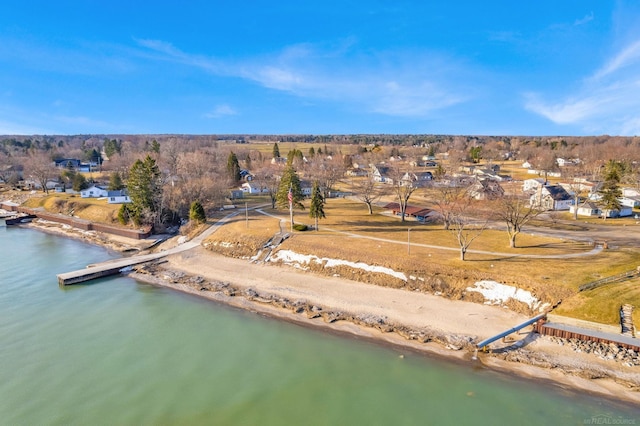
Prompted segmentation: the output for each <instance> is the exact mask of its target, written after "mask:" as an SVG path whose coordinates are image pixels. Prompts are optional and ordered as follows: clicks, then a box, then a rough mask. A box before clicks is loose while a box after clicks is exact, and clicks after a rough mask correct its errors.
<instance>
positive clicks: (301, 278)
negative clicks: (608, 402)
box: [26, 221, 640, 404]
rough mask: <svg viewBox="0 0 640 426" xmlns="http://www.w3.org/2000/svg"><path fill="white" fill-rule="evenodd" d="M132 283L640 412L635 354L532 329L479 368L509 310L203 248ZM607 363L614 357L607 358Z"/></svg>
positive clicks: (499, 346)
mask: <svg viewBox="0 0 640 426" xmlns="http://www.w3.org/2000/svg"><path fill="white" fill-rule="evenodd" d="M26 226H29V227H34V228H37V229H39V230H43V231H45V232H53V233H55V234H58V235H62V236H67V237H72V238H77V239H80V240H84V241H87V242H89V243H92V244H100V245H103V246H106V247H108V248H110V249H112V250H116V251H120V252H127V251H130V250H136V251H140V250H144V249H145V248H147V247H148V246H149V245H150V244H149V241H137V240H132V239H127V238H122V237H114V236H110V235H105V234H101V233H96V232H93V231H90V232H89V233H87V232H85V231H79V230H75V229H73V228H70V227H66V226H60V225H59V224H52V223H46V222H45V223H41V222H39V221H36V222H34V223H33V224H30V225H26ZM173 243H175V242H173ZM165 244H166V245H167V246H169V245H171V244H172V242H171V241H168V242H167V243H164V244H163V245H165ZM131 276H132V277H133V278H135V279H138V280H140V281H144V282H148V283H151V284H154V285H160V286H165V287H168V288H172V289H175V290H178V291H182V292H186V293H190V294H194V295H197V296H200V297H205V298H207V299H210V300H213V301H217V302H222V303H226V304H229V305H232V306H236V307H239V308H242V309H247V310H250V311H253V312H257V313H260V314H264V315H269V316H273V317H276V318H280V319H283V320H287V321H294V322H296V323H300V324H304V325H309V326H313V327H322V328H325V329H328V330H334V331H338V332H342V333H348V334H349V335H354V336H359V337H362V338H370V339H374V340H376V341H379V342H382V343H386V344H393V345H396V346H399V347H403V348H407V350H411V351H418V352H420V353H427V354H432V355H438V356H444V357H447V358H450V359H454V360H458V361H460V362H477V363H479V364H481V365H483V366H485V367H488V368H492V369H496V370H501V371H505V372H510V373H515V374H517V375H520V376H523V377H527V378H532V379H536V380H538V379H539V380H543V381H549V382H551V383H554V384H556V385H558V386H561V387H569V388H574V389H578V390H580V391H583V392H589V393H593V394H598V395H603V396H606V397H607V398H612V399H615V400H623V401H627V402H630V403H635V404H639V403H640V374H639V372H640V366H638V364H639V363H640V361H639V360H638V354H635V353H629V352H622V351H620V350H617V351H616V350H615V349H614V348H597V347H591V348H585V346H584V345H579V344H576V343H575V342H570V341H563V340H561V339H557V338H550V337H545V336H539V335H537V334H534V333H532V332H530V328H527V329H523V330H521V332H519V333H518V334H515V335H511V336H509V338H508V340H507V341H502V342H496V343H494V344H492V349H493V350H492V352H491V353H482V352H481V353H480V354H478V360H472V357H473V349H474V343H475V342H477V341H479V340H480V339H483V338H486V337H490V336H492V335H495V334H497V333H499V332H502V331H504V330H507V329H509V328H511V327H513V326H514V325H517V324H519V323H520V322H522V321H524V320H525V319H526V318H527V316H526V315H524V314H521V313H517V312H514V311H511V310H509V309H506V308H505V307H498V306H488V305H484V304H480V303H472V302H470V301H463V300H449V299H446V298H444V297H440V296H435V295H433V294H427V293H425V292H422V291H415V290H414V291H411V290H407V289H398V288H391V287H383V286H376V285H371V284H367V283H364V282H356V281H353V280H349V279H345V278H344V277H336V276H322V275H318V274H316V273H314V272H309V271H300V270H295V269H294V268H291V267H287V266H282V265H274V264H264V263H263V264H255V263H251V262H250V261H249V260H247V259H236V258H231V257H226V256H222V255H220V254H217V253H212V252H211V251H209V250H206V249H204V248H203V247H198V248H196V249H192V250H189V251H186V252H183V253H181V254H176V255H172V256H170V257H169V258H168V259H167V260H166V261H163V262H162V263H157V264H152V265H146V266H142V267H140V268H137V270H136V271H135V272H134V273H132V274H131ZM611 353H613V354H614V356H612V357H611V356H608V355H610V354H611ZM618 354H622V355H621V356H618Z"/></svg>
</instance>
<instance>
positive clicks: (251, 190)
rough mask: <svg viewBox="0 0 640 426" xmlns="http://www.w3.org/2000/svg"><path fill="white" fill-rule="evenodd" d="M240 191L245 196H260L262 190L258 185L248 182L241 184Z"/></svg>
mask: <svg viewBox="0 0 640 426" xmlns="http://www.w3.org/2000/svg"><path fill="white" fill-rule="evenodd" d="M240 189H242V191H243V192H244V193H246V194H260V193H261V192H262V189H261V188H260V187H259V186H258V185H256V184H254V183H250V182H245V183H243V184H242V186H241V187H240Z"/></svg>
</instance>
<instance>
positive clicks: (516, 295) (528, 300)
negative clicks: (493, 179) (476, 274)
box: [467, 281, 548, 309]
mask: <svg viewBox="0 0 640 426" xmlns="http://www.w3.org/2000/svg"><path fill="white" fill-rule="evenodd" d="M467 291H475V292H478V293H480V294H482V295H483V296H484V298H485V300H486V301H485V304H487V305H502V304H504V303H505V302H506V301H508V300H509V299H514V300H518V301H520V302H522V303H525V304H526V305H527V306H529V308H531V309H543V308H544V307H546V306H548V303H544V304H542V302H541V301H540V300H538V298H536V297H535V296H534V295H533V294H531V292H530V291H526V290H522V289H520V288H518V287H514V286H510V285H506V284H500V283H498V282H496V281H478V282H476V283H475V287H467Z"/></svg>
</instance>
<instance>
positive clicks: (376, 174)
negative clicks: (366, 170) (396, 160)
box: [371, 164, 393, 185]
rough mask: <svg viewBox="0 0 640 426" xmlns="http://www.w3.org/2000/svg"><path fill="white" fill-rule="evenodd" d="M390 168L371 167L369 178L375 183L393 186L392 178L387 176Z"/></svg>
mask: <svg viewBox="0 0 640 426" xmlns="http://www.w3.org/2000/svg"><path fill="white" fill-rule="evenodd" d="M390 170H391V168H390V167H388V166H381V165H373V164H372V165H371V176H373V180H374V181H375V182H380V183H388V184H390V185H392V184H393V178H392V177H391V176H389V172H390Z"/></svg>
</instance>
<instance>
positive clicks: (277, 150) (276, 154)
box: [273, 142, 280, 158]
mask: <svg viewBox="0 0 640 426" xmlns="http://www.w3.org/2000/svg"><path fill="white" fill-rule="evenodd" d="M273 158H280V148H278V143H277V142H276V143H274V144H273Z"/></svg>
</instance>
